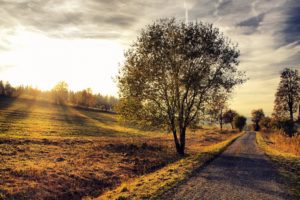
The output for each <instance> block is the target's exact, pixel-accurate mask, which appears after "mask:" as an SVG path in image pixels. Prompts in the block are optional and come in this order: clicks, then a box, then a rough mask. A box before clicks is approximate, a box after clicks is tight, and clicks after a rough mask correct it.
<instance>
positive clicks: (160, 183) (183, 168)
mask: <svg viewBox="0 0 300 200" xmlns="http://www.w3.org/2000/svg"><path fill="white" fill-rule="evenodd" d="M241 135H242V133H239V134H235V135H233V136H231V137H229V138H228V139H226V140H225V141H222V142H219V143H217V144H213V145H210V146H207V147H205V148H202V150H201V152H198V153H196V154H193V155H188V156H186V157H185V158H182V159H180V160H178V161H177V162H175V163H172V164H169V165H167V166H166V167H164V168H162V169H160V170H157V171H155V172H153V173H150V174H147V175H144V176H141V177H138V178H136V179H133V180H129V181H126V182H124V183H122V184H121V185H120V186H119V187H117V188H116V189H114V190H112V191H109V192H107V193H105V194H103V195H102V196H100V197H98V198H97V199H103V200H106V199H116V200H121V199H159V197H160V196H161V195H162V194H163V193H165V192H166V191H168V190H170V189H172V188H174V187H176V186H177V185H179V184H180V183H181V182H183V181H184V180H186V179H187V178H188V177H190V176H191V175H192V174H193V173H194V172H195V171H196V170H197V169H199V168H200V167H201V166H203V165H204V164H206V163H207V162H208V161H210V160H212V159H213V158H214V157H215V156H217V155H218V154H220V153H221V152H222V151H223V150H224V149H225V148H226V147H227V146H228V145H230V144H231V143H232V142H233V141H234V140H236V139H237V138H238V137H240V136H241ZM86 199H89V198H86Z"/></svg>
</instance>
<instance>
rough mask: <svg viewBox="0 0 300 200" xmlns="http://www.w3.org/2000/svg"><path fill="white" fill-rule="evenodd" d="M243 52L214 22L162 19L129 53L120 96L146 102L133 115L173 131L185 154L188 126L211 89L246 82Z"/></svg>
mask: <svg viewBox="0 0 300 200" xmlns="http://www.w3.org/2000/svg"><path fill="white" fill-rule="evenodd" d="M238 56H239V51H238V50H237V48H236V46H235V45H232V44H231V42H230V41H229V39H227V38H225V37H224V36H223V35H222V34H221V33H220V31H219V30H218V29H217V28H214V27H213V26H212V25H211V24H203V23H200V22H196V23H189V24H185V23H183V22H180V23H179V22H177V21H176V20H175V19H164V20H159V21H157V22H155V23H153V24H151V25H149V26H147V27H146V29H144V30H143V31H142V32H141V34H140V36H139V37H138V39H137V41H136V42H135V43H134V44H133V45H132V46H131V48H130V49H129V50H128V51H127V52H126V54H125V58H126V60H125V63H124V66H123V67H122V69H121V71H120V74H119V76H118V84H119V88H120V96H121V99H122V101H123V102H126V101H130V102H131V103H132V102H137V103H138V104H140V105H141V110H136V111H137V112H132V110H130V109H129V110H130V113H132V114H133V115H132V117H136V119H142V120H144V121H149V122H150V123H153V125H156V126H158V125H161V126H162V127H167V128H168V129H169V130H170V131H172V133H173V136H174V142H175V146H176V150H177V152H178V153H179V154H181V155H183V154H184V149H185V135H186V128H187V127H188V126H190V125H191V124H192V123H193V122H195V121H197V119H198V118H199V117H200V116H201V115H203V113H204V111H205V109H204V108H205V105H207V104H209V100H210V99H211V94H212V91H213V90H215V89H216V88H220V89H224V90H226V91H227V92H231V91H232V89H233V87H234V86H235V85H237V84H240V83H243V81H244V79H243V74H242V73H241V72H239V71H238V70H237V65H238ZM132 99H133V100H132ZM131 103H127V105H132V104H131ZM133 107H136V106H133ZM138 107H139V106H138ZM135 113H137V115H135ZM140 113H142V116H141V115H140ZM122 114H124V116H128V114H125V113H124V112H122ZM139 117H141V118H139ZM158 122H159V123H158ZM178 132H179V138H178Z"/></svg>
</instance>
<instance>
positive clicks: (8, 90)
mask: <svg viewBox="0 0 300 200" xmlns="http://www.w3.org/2000/svg"><path fill="white" fill-rule="evenodd" d="M14 92H15V88H13V87H12V86H11V84H10V83H9V82H5V83H4V82H3V81H0V97H1V96H2V97H11V96H13V94H14Z"/></svg>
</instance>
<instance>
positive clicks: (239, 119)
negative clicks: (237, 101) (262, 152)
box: [233, 115, 247, 131]
mask: <svg viewBox="0 0 300 200" xmlns="http://www.w3.org/2000/svg"><path fill="white" fill-rule="evenodd" d="M246 121H247V118H246V117H244V116H241V115H237V116H235V117H234V120H233V122H234V126H235V127H236V128H238V129H239V130H240V131H242V130H243V128H244V127H245V126H246Z"/></svg>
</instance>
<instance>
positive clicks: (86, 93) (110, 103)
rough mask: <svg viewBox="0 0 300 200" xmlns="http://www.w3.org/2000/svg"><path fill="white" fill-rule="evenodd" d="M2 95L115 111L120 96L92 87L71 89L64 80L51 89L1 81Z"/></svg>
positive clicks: (0, 89) (0, 94) (0, 91)
mask: <svg viewBox="0 0 300 200" xmlns="http://www.w3.org/2000/svg"><path fill="white" fill-rule="evenodd" d="M0 96H1V97H22V98H32V99H40V100H45V101H50V102H53V103H56V104H60V105H65V104H71V105H74V106H81V107H89V108H97V109H101V110H104V111H114V108H115V106H116V104H117V103H118V98H116V97H114V96H109V95H101V94H100V93H97V94H94V93H93V92H92V89H91V88H87V89H83V90H81V91H76V92H74V91H71V90H69V88H68V84H67V83H66V82H64V81H61V82H59V83H57V84H56V85H55V86H54V87H53V88H52V90H50V91H42V90H40V89H38V88H34V87H32V86H23V85H21V86H17V87H13V86H12V85H11V84H10V83H9V82H4V81H0Z"/></svg>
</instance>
